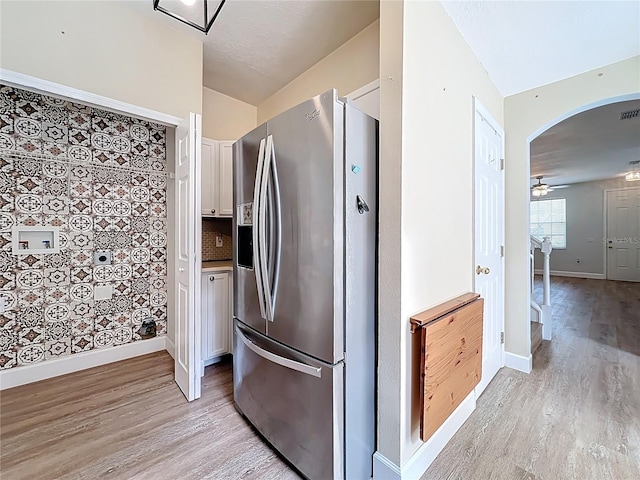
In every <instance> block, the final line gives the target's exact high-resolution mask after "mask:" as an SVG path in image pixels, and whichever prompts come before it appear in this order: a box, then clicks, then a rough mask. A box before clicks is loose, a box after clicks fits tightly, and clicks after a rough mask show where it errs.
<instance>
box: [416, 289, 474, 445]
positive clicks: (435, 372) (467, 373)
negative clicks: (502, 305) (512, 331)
mask: <svg viewBox="0 0 640 480" xmlns="http://www.w3.org/2000/svg"><path fill="white" fill-rule="evenodd" d="M483 305H484V301H483V300H482V299H477V300H474V301H472V302H471V303H466V304H465V305H464V306H463V307H461V308H459V309H457V310H455V311H453V312H451V313H449V314H448V315H445V316H443V317H441V318H438V319H436V320H433V321H432V322H430V323H427V324H426V325H425V326H423V327H422V328H421V329H420V330H421V331H420V333H421V335H422V342H421V364H420V365H421V375H420V377H421V378H420V380H421V381H420V385H421V393H422V395H423V398H422V411H421V421H420V436H421V438H422V440H423V441H427V440H428V439H429V438H430V437H431V435H433V433H434V432H435V431H436V430H437V429H438V428H439V427H440V426H441V425H442V424H443V422H444V421H445V420H446V419H447V418H448V417H449V415H451V413H453V411H454V410H455V409H456V407H457V406H458V405H460V403H461V402H462V401H463V400H464V399H465V398H466V397H467V395H469V393H470V392H471V391H472V390H473V389H474V387H475V386H476V385H477V384H478V383H479V382H480V378H481V376H482V310H483Z"/></svg>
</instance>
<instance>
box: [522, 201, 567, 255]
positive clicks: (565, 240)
mask: <svg viewBox="0 0 640 480" xmlns="http://www.w3.org/2000/svg"><path fill="white" fill-rule="evenodd" d="M557 200H561V201H562V204H563V207H564V221H562V222H553V221H548V222H540V221H537V222H533V221H532V220H531V218H532V215H531V207H532V205H533V204H534V203H539V202H553V201H557ZM549 205H550V208H551V211H550V215H553V203H550V204H549ZM534 224H535V225H551V232H552V233H551V235H545V236H548V237H549V238H550V239H551V241H552V242H553V237H554V235H553V224H562V225H563V227H564V232H563V235H562V236H563V237H564V246H562V247H556V246H555V245H553V249H554V250H566V249H567V244H568V239H567V199H566V198H565V197H553V198H538V199H536V200H530V201H529V235H531V236H532V237H535V238H537V239H538V240H540V241H541V242H542V241H543V240H544V236H542V237H538V236H537V235H534V234H533V233H532V231H531V227H532V225H534ZM555 236H556V237H559V236H560V235H559V234H556V235H555Z"/></svg>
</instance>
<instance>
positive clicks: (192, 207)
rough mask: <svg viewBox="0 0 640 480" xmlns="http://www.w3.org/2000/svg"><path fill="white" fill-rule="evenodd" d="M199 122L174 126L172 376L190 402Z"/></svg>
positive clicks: (193, 392)
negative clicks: (174, 296)
mask: <svg viewBox="0 0 640 480" xmlns="http://www.w3.org/2000/svg"><path fill="white" fill-rule="evenodd" d="M200 124H201V118H200V115H197V114H195V113H191V114H189V118H188V119H185V120H184V121H183V122H182V124H181V125H179V126H178V128H176V183H175V185H176V188H175V191H176V231H175V239H176V254H175V255H176V259H175V264H176V275H175V277H176V282H175V295H176V298H175V302H176V303H175V304H176V327H175V332H176V338H175V379H176V383H177V384H178V386H179V387H180V390H182V393H184V396H185V397H187V400H189V401H192V400H195V399H196V398H200V352H201V340H200V338H201V331H200V329H201V318H200V306H199V305H200V263H199V262H200V253H199V251H198V249H199V246H200V241H198V239H199V238H200V230H201V228H202V225H201V223H200V153H201V150H200V141H201V136H202V135H201V133H200V131H201V130H200ZM196 262H198V263H196Z"/></svg>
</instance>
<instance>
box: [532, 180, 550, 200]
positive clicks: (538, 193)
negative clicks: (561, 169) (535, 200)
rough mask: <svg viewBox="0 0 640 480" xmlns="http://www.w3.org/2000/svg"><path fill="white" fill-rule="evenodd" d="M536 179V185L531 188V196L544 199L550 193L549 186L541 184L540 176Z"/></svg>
mask: <svg viewBox="0 0 640 480" xmlns="http://www.w3.org/2000/svg"><path fill="white" fill-rule="evenodd" d="M536 178H537V179H538V183H536V184H535V185H534V186H533V187H531V195H533V196H534V197H544V196H545V195H546V194H547V193H549V192H550V191H551V190H550V189H549V185H547V184H546V183H542V175H539V176H537V177H536Z"/></svg>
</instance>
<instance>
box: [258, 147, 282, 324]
mask: <svg viewBox="0 0 640 480" xmlns="http://www.w3.org/2000/svg"><path fill="white" fill-rule="evenodd" d="M262 169H263V173H262V182H261V186H260V228H259V236H260V246H261V254H260V270H261V271H262V272H263V273H262V286H263V290H264V293H265V297H266V299H265V309H266V313H267V317H266V318H267V320H268V321H270V322H273V320H274V309H275V300H276V293H277V288H278V277H279V272H280V268H279V267H280V243H281V241H280V240H281V228H280V185H279V184H278V174H277V169H276V166H275V149H274V146H273V137H272V136H271V135H269V136H268V137H267V144H266V148H265V155H264V164H263V167H262ZM272 172H273V187H274V188H273V189H274V192H273V193H274V194H275V195H273V197H274V201H273V204H272V205H271V206H270V212H271V213H272V214H273V213H275V221H272V222H270V229H271V230H272V232H273V229H274V228H275V230H276V241H275V242H274V243H275V245H273V244H272V245H270V246H269V247H270V249H271V252H270V255H267V252H266V250H267V222H266V208H267V199H268V198H269V199H270V198H271V196H269V197H267V190H268V189H269V186H270V182H269V181H270V179H271V175H272ZM274 223H275V226H274ZM268 257H271V259H272V260H274V261H273V269H274V272H273V287H272V286H271V285H270V283H271V274H270V273H271V272H269V265H268Z"/></svg>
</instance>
